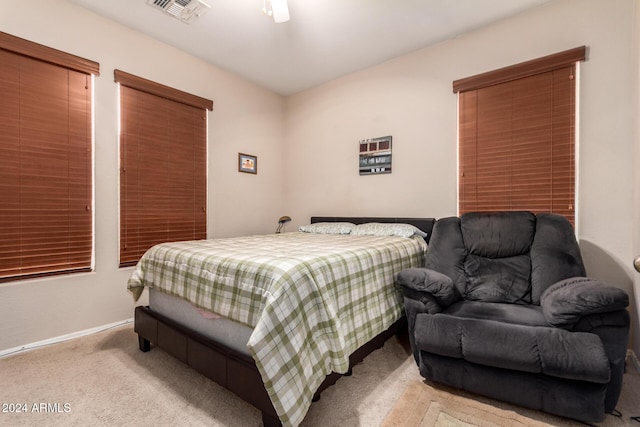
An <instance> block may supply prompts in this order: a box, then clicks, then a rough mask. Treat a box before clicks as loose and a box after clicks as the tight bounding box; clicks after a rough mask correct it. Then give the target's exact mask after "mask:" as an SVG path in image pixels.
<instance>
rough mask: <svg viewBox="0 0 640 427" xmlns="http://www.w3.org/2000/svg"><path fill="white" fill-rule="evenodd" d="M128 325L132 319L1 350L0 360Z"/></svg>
mask: <svg viewBox="0 0 640 427" xmlns="http://www.w3.org/2000/svg"><path fill="white" fill-rule="evenodd" d="M130 323H133V319H126V320H121V321H120V322H115V323H110V324H108V325H102V326H98V327H96V328H91V329H85V330H84V331H78V332H73V333H71V334H67V335H61V336H59V337H55V338H50V339H47V340H42V341H37V342H34V343H31V344H25V345H22V346H20V347H14V348H10V349H7V350H1V351H0V358H2V357H5V356H10V355H13V354H16V353H21V352H23V351H29V350H34V349H36V348H40V347H45V346H48V345H51V344H57V343H60V342H64V341H69V340H72V339H74V338H78V337H83V336H86V335H91V334H95V333H98V332H102V331H106V330H108V329H113V328H117V327H118V326H123V325H128V324H130Z"/></svg>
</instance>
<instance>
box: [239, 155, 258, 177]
mask: <svg viewBox="0 0 640 427" xmlns="http://www.w3.org/2000/svg"><path fill="white" fill-rule="evenodd" d="M238 172H245V173H258V157H257V156H252V155H250V154H244V153H238Z"/></svg>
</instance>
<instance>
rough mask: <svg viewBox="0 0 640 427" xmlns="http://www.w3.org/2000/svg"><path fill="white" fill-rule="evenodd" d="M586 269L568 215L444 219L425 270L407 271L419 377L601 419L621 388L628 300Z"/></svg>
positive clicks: (405, 281) (407, 301)
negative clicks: (587, 276)
mask: <svg viewBox="0 0 640 427" xmlns="http://www.w3.org/2000/svg"><path fill="white" fill-rule="evenodd" d="M585 274H586V273H585V269H584V265H583V262H582V257H581V254H580V249H579V247H578V244H577V242H576V238H575V234H574V231H573V228H572V226H571V224H570V223H569V222H568V221H567V220H566V219H565V218H564V217H561V216H558V215H553V214H538V215H534V214H532V213H530V212H493V213H468V214H464V215H462V217H460V218H458V217H451V218H444V219H440V220H438V221H437V222H436V224H435V226H434V228H433V234H432V236H431V240H430V243H429V252H428V254H427V261H426V268H414V269H409V270H405V271H403V272H401V273H400V275H399V276H398V281H399V283H400V284H401V285H402V288H403V292H404V304H405V310H406V313H407V320H408V322H409V338H410V342H411V348H412V350H413V354H414V357H415V359H416V362H417V363H418V366H419V367H420V373H421V374H422V376H423V377H425V378H427V379H428V380H431V381H435V382H440V383H444V384H447V385H450V386H453V387H457V388H462V389H465V390H469V391H471V392H475V393H478V394H482V395H485V396H488V397H491V398H495V399H499V400H503V401H506V402H510V403H514V404H517V405H521V406H525V407H529V408H533V409H537V410H541V411H545V412H549V413H552V414H556V415H560V416H564V417H568V418H573V419H576V420H580V421H583V422H587V423H593V422H598V421H601V420H603V419H604V416H605V413H611V412H612V411H614V409H615V406H616V404H617V402H618V398H619V396H620V391H621V388H622V376H623V373H624V363H625V356H626V352H627V344H628V337H629V313H628V312H627V310H626V307H627V306H628V304H629V297H628V295H627V294H626V292H624V291H623V290H621V289H619V288H617V287H614V286H611V285H607V284H605V283H602V282H599V281H597V280H594V279H589V278H586V277H584V276H585Z"/></svg>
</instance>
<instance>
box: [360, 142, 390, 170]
mask: <svg viewBox="0 0 640 427" xmlns="http://www.w3.org/2000/svg"><path fill="white" fill-rule="evenodd" d="M391 139H392V138H391V136H383V137H380V138H372V139H363V140H361V141H359V145H360V166H359V167H360V175H378V174H383V173H391Z"/></svg>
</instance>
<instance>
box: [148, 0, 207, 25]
mask: <svg viewBox="0 0 640 427" xmlns="http://www.w3.org/2000/svg"><path fill="white" fill-rule="evenodd" d="M147 3H149V4H150V5H152V6H153V7H155V8H157V9H161V10H164V11H165V12H167V13H168V14H169V15H171V16H173V17H174V18H177V19H179V20H181V21H182V22H185V23H187V24H190V23H192V22H193V21H195V20H196V19H197V18H199V17H200V16H202V15H204V14H205V13H207V11H208V10H209V9H210V8H211V6H209V5H208V4H206V3H205V2H204V1H202V0H147Z"/></svg>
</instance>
